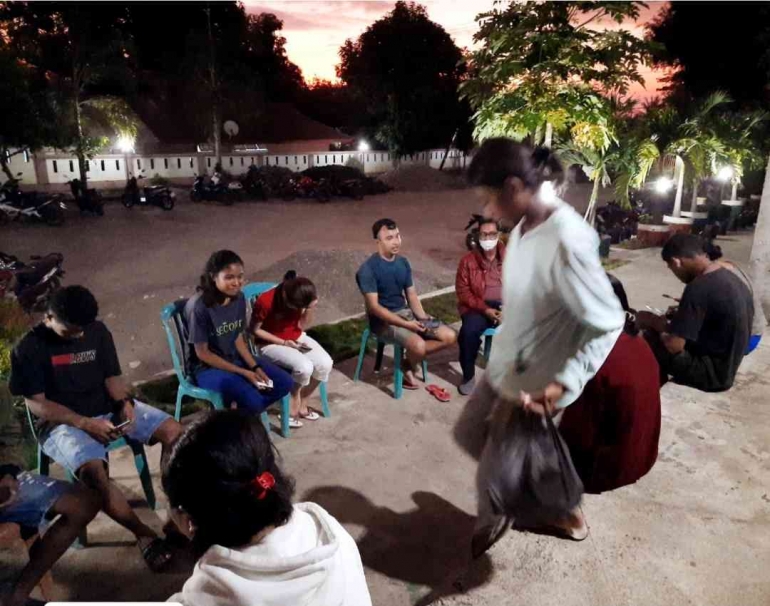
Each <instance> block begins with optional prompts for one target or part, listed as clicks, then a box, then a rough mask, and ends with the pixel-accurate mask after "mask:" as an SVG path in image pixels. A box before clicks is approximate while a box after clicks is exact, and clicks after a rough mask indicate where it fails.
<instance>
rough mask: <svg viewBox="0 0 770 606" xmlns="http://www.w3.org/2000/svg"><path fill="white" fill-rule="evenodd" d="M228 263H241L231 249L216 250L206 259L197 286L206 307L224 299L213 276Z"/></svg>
mask: <svg viewBox="0 0 770 606" xmlns="http://www.w3.org/2000/svg"><path fill="white" fill-rule="evenodd" d="M229 265H243V260H242V259H241V258H240V257H239V256H238V255H237V254H236V253H234V252H233V251H232V250H218V251H217V252H215V253H213V254H212V255H211V256H210V257H209V260H208V261H206V267H205V268H204V269H203V273H202V274H201V280H200V284H199V285H198V288H197V290H198V291H199V292H200V293H202V295H201V298H202V299H203V304H204V305H205V306H206V307H213V306H214V305H218V304H220V303H222V301H223V300H224V298H225V296H224V295H223V294H222V293H221V292H220V290H219V289H218V288H217V285H216V282H215V281H214V276H216V275H217V274H218V273H219V272H220V271H222V270H223V269H225V268H226V267H228V266H229Z"/></svg>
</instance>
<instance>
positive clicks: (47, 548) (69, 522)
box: [7, 486, 101, 606]
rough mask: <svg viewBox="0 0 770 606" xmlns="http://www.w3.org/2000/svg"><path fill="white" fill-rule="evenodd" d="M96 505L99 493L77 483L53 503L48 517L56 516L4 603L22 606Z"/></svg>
mask: <svg viewBox="0 0 770 606" xmlns="http://www.w3.org/2000/svg"><path fill="white" fill-rule="evenodd" d="M100 508H101V500H100V499H99V495H98V494H96V493H95V492H93V491H91V490H87V489H85V488H83V487H80V486H76V487H75V488H74V490H73V491H72V492H70V493H68V494H65V495H63V496H61V497H60V498H59V499H58V500H57V501H56V503H54V506H53V507H52V508H51V510H50V512H49V517H54V516H57V515H58V516H60V517H59V519H57V520H56V521H55V522H54V523H53V524H52V525H51V526H50V528H49V529H48V531H47V532H46V533H45V535H44V536H43V537H42V538H40V539H39V540H37V541H35V543H34V544H33V546H32V548H31V549H30V551H29V563H28V564H27V565H26V566H25V567H24V570H22V571H21V574H20V575H19V578H18V579H17V581H16V587H15V589H14V591H13V593H12V594H11V598H10V601H9V602H7V606H22V605H23V604H24V603H25V601H26V599H27V597H29V594H30V593H32V590H33V589H34V588H35V586H36V585H37V584H38V583H39V582H40V579H42V578H43V575H44V574H45V573H46V572H48V571H49V570H50V569H51V567H52V566H53V565H54V563H55V562H56V561H57V560H58V559H59V558H60V557H61V556H62V555H63V554H64V552H65V551H67V548H68V547H69V546H70V545H72V542H73V541H74V540H75V539H76V538H77V537H78V535H79V534H80V531H81V530H82V529H83V528H85V527H86V526H87V525H88V523H89V522H90V521H91V520H93V519H94V517H95V516H96V514H97V513H98V512H99V509H100Z"/></svg>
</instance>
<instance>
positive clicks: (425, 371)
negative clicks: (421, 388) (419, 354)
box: [422, 360, 428, 383]
mask: <svg viewBox="0 0 770 606" xmlns="http://www.w3.org/2000/svg"><path fill="white" fill-rule="evenodd" d="M422 382H423V383H427V382H428V361H427V360H423V361H422Z"/></svg>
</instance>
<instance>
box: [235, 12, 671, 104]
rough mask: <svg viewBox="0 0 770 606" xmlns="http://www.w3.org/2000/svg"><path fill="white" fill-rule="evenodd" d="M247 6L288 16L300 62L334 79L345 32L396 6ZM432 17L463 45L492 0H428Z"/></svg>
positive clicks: (652, 82) (653, 79)
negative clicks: (478, 17) (476, 20)
mask: <svg viewBox="0 0 770 606" xmlns="http://www.w3.org/2000/svg"><path fill="white" fill-rule="evenodd" d="M244 3H245V5H246V7H247V9H248V11H249V12H254V13H259V12H270V13H274V14H275V15H277V16H278V17H279V18H281V19H282V20H283V22H284V35H285V36H286V50H287V52H288V54H289V58H290V59H291V60H292V61H293V62H294V63H296V64H297V65H299V67H300V68H301V69H302V73H303V74H304V76H305V79H306V80H312V79H314V78H323V79H335V73H334V67H335V66H336V65H337V63H338V62H339V56H338V54H337V53H338V51H339V48H340V46H342V44H343V42H345V40H346V39H347V38H356V37H358V36H359V35H360V34H361V33H363V31H364V30H365V29H366V28H367V27H368V26H369V25H371V24H372V22H374V21H376V20H377V19H379V18H380V17H382V16H383V15H385V14H386V13H388V12H390V11H391V10H392V9H393V6H394V4H395V2H385V1H383V0H319V1H309V0H245V2H244ZM421 4H423V5H424V6H425V7H426V8H427V9H428V15H429V16H430V18H431V19H432V20H433V21H435V22H437V23H439V24H441V25H442V26H443V27H444V29H446V30H447V32H449V34H450V35H451V36H452V37H453V38H454V40H455V43H456V44H457V45H458V46H460V47H471V46H472V44H473V34H474V32H475V31H476V23H475V17H476V15H477V14H478V13H481V12H484V11H486V10H489V9H490V8H491V7H492V5H493V0H424V1H423V2H421ZM648 4H649V8H647V9H646V10H644V11H643V12H642V15H641V16H640V19H639V21H638V22H637V24H635V26H634V29H635V31H636V32H638V33H639V34H640V35H642V34H643V32H644V24H645V23H646V22H648V21H649V20H650V19H652V17H654V16H655V15H656V14H657V13H658V12H659V11H660V10H661V9H662V8H663V7H664V6H665V4H666V3H665V2H649V3H648ZM642 71H643V75H644V77H645V80H646V81H647V84H646V88H642V87H639V86H635V87H634V89H633V90H632V91H631V94H632V95H633V96H634V97H636V98H638V99H643V98H646V97H650V96H653V95H654V94H655V93H656V91H657V89H658V84H657V77H658V76H659V74H658V73H656V72H655V71H654V70H651V69H650V68H647V67H644V68H643V70H642Z"/></svg>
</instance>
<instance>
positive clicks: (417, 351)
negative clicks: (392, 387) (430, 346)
mask: <svg viewBox="0 0 770 606" xmlns="http://www.w3.org/2000/svg"><path fill="white" fill-rule="evenodd" d="M404 350H405V351H406V356H405V360H404V382H405V383H408V384H410V385H417V377H415V375H414V369H415V368H418V367H419V366H420V364H422V361H423V360H424V359H425V355H426V354H427V342H426V341H425V339H423V338H422V337H421V336H419V335H412V336H411V337H409V339H408V340H407V341H406V343H404Z"/></svg>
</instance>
